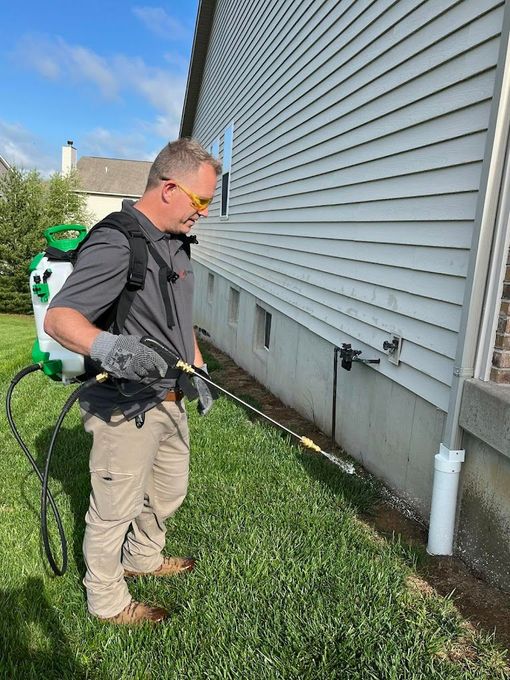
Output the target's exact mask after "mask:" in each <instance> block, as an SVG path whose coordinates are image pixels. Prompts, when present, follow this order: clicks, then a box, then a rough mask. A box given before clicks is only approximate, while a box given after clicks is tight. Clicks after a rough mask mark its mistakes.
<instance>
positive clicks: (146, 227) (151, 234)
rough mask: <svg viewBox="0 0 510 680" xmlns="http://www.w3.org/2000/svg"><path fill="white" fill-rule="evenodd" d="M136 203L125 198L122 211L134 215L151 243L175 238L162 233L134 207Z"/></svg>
mask: <svg viewBox="0 0 510 680" xmlns="http://www.w3.org/2000/svg"><path fill="white" fill-rule="evenodd" d="M134 203H135V202H134V201H130V200H129V199H128V198H125V199H124V200H123V201H122V210H124V211H125V212H127V213H129V214H130V215H133V217H134V218H135V219H136V220H137V222H138V224H139V225H140V227H141V228H142V230H143V232H144V233H145V235H146V236H148V238H150V240H151V241H160V240H161V239H163V238H173V234H165V232H163V231H161V229H158V228H157V227H156V225H155V224H154V223H153V222H151V221H150V219H149V218H148V217H147V216H146V215H144V214H143V213H142V212H140V211H139V210H137V209H136V208H135V207H134Z"/></svg>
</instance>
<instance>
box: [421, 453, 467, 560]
mask: <svg viewBox="0 0 510 680" xmlns="http://www.w3.org/2000/svg"><path fill="white" fill-rule="evenodd" d="M463 462H464V451H460V450H459V451H451V450H450V449H447V448H446V446H445V445H444V444H441V445H440V447H439V453H438V454H437V455H436V456H435V458H434V486H433V488H432V509H431V512H430V528H429V542H428V545H427V552H428V553H429V554H430V555H451V554H452V552H453V536H454V532H455V518H456V514H457V490H458V488H459V477H460V468H461V466H462V463H463Z"/></svg>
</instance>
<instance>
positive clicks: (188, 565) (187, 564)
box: [124, 557, 196, 576]
mask: <svg viewBox="0 0 510 680" xmlns="http://www.w3.org/2000/svg"><path fill="white" fill-rule="evenodd" d="M195 564H196V560H194V559H193V558H192V557H163V562H162V563H161V566H159V567H158V568H157V569H155V570H154V571H148V572H139V571H128V570H127V569H125V570H124V576H175V575H176V574H182V573H183V572H188V571H193V569H194V568H195Z"/></svg>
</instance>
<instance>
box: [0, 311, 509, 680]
mask: <svg viewBox="0 0 510 680" xmlns="http://www.w3.org/2000/svg"><path fill="white" fill-rule="evenodd" d="M0 337H1V340H2V342H1V344H0V366H1V369H0V377H1V381H2V382H1V384H2V399H3V398H4V396H5V390H6V387H7V385H8V383H9V380H10V379H11V377H12V376H13V375H14V373H16V372H17V371H18V370H19V369H20V368H21V367H22V366H24V365H27V364H29V363H31V362H30V345H31V341H32V338H33V323H32V319H30V318H26V317H15V316H0ZM70 390H71V388H69V387H67V388H66V387H63V386H61V385H59V384H56V383H52V382H51V381H50V380H49V379H48V378H46V377H45V376H44V375H42V373H36V374H32V375H29V376H27V377H26V378H25V379H24V380H23V381H22V382H21V383H20V385H19V386H18V388H17V390H16V392H15V395H14V402H13V409H14V412H15V417H16V420H17V422H18V425H19V428H20V430H21V431H22V434H23V436H25V437H26V441H27V443H28V445H29V448H30V449H31V450H32V451H33V452H34V454H35V455H36V458H37V460H38V461H39V462H40V463H41V464H42V462H43V460H44V457H45V450H46V446H47V444H48V440H49V437H50V435H51V428H52V424H53V423H54V421H55V419H56V417H57V415H58V413H59V411H60V409H61V407H62V405H63V403H64V401H65V399H66V397H67V395H68V394H69V392H70ZM1 417H2V422H1V444H2V456H1V458H0V480H1V482H0V484H1V489H0V490H1V495H0V545H1V550H0V560H1V562H0V568H1V576H2V578H1V581H0V583H1V585H0V590H1V593H0V595H1V596H0V608H1V611H0V617H1V618H0V640H1V642H0V675H1V677H2V678H4V677H5V678H9V679H11V678H22V679H27V678H44V679H48V678H58V679H61V678H108V679H110V680H117V679H120V678H125V679H128V678H129V679H131V678H133V679H135V678H136V679H138V678H140V679H141V678H146V679H158V680H161V679H167V678H168V679H175V680H182V679H186V680H187V679H196V680H202V679H209V678H211V679H212V678H232V679H245V678H246V679H250V680H252V679H253V680H263V679H268V680H269V679H271V680H272V679H275V680H276V679H283V678H288V679H290V678H292V679H296V680H297V679H299V680H305V679H310V680H312V679H314V680H323V679H324V680H325V679H329V678H331V679H333V678H338V679H341V680H344V679H346V680H347V679H351V678H357V679H359V680H371V679H373V680H385V679H390V678H391V679H394V680H407V679H416V680H427V679H428V678H445V679H446V678H448V679H450V678H451V679H452V680H453V679H454V678H458V679H461V678H462V679H470V678H473V679H482V678H487V680H496V679H497V678H507V677H509V675H508V669H507V666H506V661H505V658H506V657H505V656H504V653H503V652H502V651H501V650H500V649H499V648H498V647H497V646H496V645H494V643H493V641H492V640H491V639H490V638H489V637H488V636H482V635H479V634H477V633H475V632H474V631H472V630H471V629H470V628H469V626H467V625H466V623H465V622H463V621H462V619H461V618H460V616H459V615H458V613H457V611H456V610H455V608H454V606H453V604H452V602H451V601H449V600H445V599H443V598H441V597H438V596H434V595H430V594H429V593H428V591H426V590H425V589H423V590H421V589H420V587H417V586H416V583H419V579H418V578H417V577H416V574H415V572H414V570H413V560H414V559H415V557H414V556H413V553H412V551H410V550H408V549H406V548H405V546H402V545H400V544H399V543H389V542H386V541H385V540H383V539H381V538H380V537H378V536H377V535H375V534H374V533H373V532H372V531H371V530H370V529H368V528H367V527H366V525H364V524H363V523H362V522H361V521H360V520H359V519H358V513H359V512H360V511H367V509H369V508H370V506H371V504H372V503H373V502H374V499H375V491H374V488H373V486H371V485H370V484H369V483H368V482H364V481H362V480H360V479H358V478H353V477H349V476H346V475H344V474H343V473H342V472H341V470H339V469H338V468H337V467H335V466H334V465H332V464H330V463H329V462H328V461H326V460H325V459H321V458H318V457H315V456H314V455H313V454H309V453H306V452H303V451H301V450H300V449H299V448H297V447H296V446H294V445H293V444H292V443H290V442H289V441H287V440H285V439H284V438H282V436H281V435H280V433H279V432H277V431H275V430H273V429H269V428H268V427H266V426H264V425H261V424H260V423H252V422H251V421H250V420H249V419H248V417H247V415H246V414H245V412H244V411H243V410H242V409H241V408H238V407H237V406H236V405H234V404H232V403H231V402H229V401H227V400H225V399H221V400H220V401H219V402H217V405H216V406H215V408H214V409H213V411H212V413H211V414H210V415H209V416H208V417H207V418H206V419H203V420H199V418H198V417H197V416H196V414H195V409H194V406H193V405H192V406H191V407H190V418H191V430H192V471H191V481H190V489H189V494H188V497H187V499H186V501H185V503H184V505H183V506H182V508H181V510H180V511H179V513H178V514H177V516H176V517H175V518H174V519H173V520H172V521H171V522H170V523H169V528H170V531H169V533H168V546H167V549H168V552H169V553H174V554H180V555H193V556H195V557H198V558H199V563H198V567H197V569H196V571H195V572H193V574H191V575H189V576H187V577H178V578H174V579H168V580H165V581H163V580H157V579H154V578H147V579H144V580H139V581H137V582H133V583H132V585H130V588H131V590H132V593H133V596H134V597H135V598H137V599H140V600H143V601H146V602H150V603H157V604H161V605H163V606H166V607H167V608H169V609H170V610H171V611H172V616H171V618H170V619H169V621H168V622H166V623H165V624H162V625H159V626H157V627H153V628H152V627H150V626H143V627H141V628H138V629H127V628H116V627H113V626H109V625H106V624H102V623H100V622H98V621H95V620H93V619H91V618H89V617H88V615H87V613H86V606H85V596H84V591H83V587H82V584H81V579H82V577H83V571H84V569H83V560H82V556H81V541H82V537H83V530H84V519H83V518H84V514H85V511H86V507H87V502H88V492H89V481H88V474H87V470H88V461H87V456H88V449H89V446H90V441H89V438H88V436H86V435H85V434H84V432H83V431H82V428H81V424H80V420H79V415H78V410H77V407H74V408H73V410H72V411H71V413H70V414H69V415H68V417H67V419H66V421H65V422H64V427H63V430H62V433H61V438H60V439H59V443H58V446H57V451H56V452H55V456H54V462H53V466H52V480H51V488H52V490H53V492H54V495H55V497H56V500H57V503H58V505H59V507H60V509H61V513H62V516H63V519H64V523H65V528H66V533H67V537H68V542H69V553H70V555H69V557H70V566H69V571H68V572H67V574H66V575H65V576H64V577H62V578H56V577H53V576H52V575H51V574H50V573H49V571H48V568H47V566H46V564H45V560H44V558H43V556H42V553H41V546H40V537H39V516H38V513H39V482H38V480H37V478H36V476H35V474H34V473H33V472H31V470H30V468H29V466H28V463H27V462H26V461H25V458H24V456H23V454H22V452H21V451H20V449H19V448H18V446H17V444H16V442H15V441H14V439H13V438H12V437H11V435H10V431H8V426H7V423H6V420H5V416H4V414H3V413H2V416H1Z"/></svg>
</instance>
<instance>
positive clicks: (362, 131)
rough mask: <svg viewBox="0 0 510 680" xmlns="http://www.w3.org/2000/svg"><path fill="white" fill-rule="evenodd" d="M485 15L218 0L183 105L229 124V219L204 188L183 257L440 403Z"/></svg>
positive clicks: (474, 161) (433, 5)
mask: <svg viewBox="0 0 510 680" xmlns="http://www.w3.org/2000/svg"><path fill="white" fill-rule="evenodd" d="M502 16H503V3H502V2H496V1H495V0H466V1H465V2H462V3H458V2H446V1H445V0H442V1H441V2H437V1H432V0H430V1H428V2H423V3H416V2H415V1H414V0H410V1H408V0H400V1H399V2H396V3H387V2H380V1H376V2H371V3H369V2H360V1H356V2H342V3H337V2H335V1H334V0H328V1H327V2H324V3H320V4H319V3H316V2H304V3H303V2H301V1H300V2H297V1H296V0H284V1H282V2H281V3H275V4H274V5H272V6H271V10H268V8H267V5H266V4H264V3H255V4H253V3H249V2H248V1H247V0H244V1H242V2H232V1H231V0H219V2H218V5H217V10H216V14H215V19H214V23H213V28H212V35H211V42H210V47H209V52H208V57H207V62H206V67H205V70H204V77H203V82H202V89H201V93H200V97H199V103H198V108H197V114H196V118H195V127H194V135H195V136H197V137H198V138H199V139H200V140H201V141H202V142H203V143H204V144H205V145H209V144H210V143H212V142H213V141H214V140H215V139H216V138H218V137H220V140H221V139H222V136H221V133H222V130H224V129H225V128H226V126H227V125H228V124H229V123H230V122H231V121H232V120H233V121H234V122H235V133H234V153H233V163H232V172H231V190H230V191H231V198H230V210H229V218H228V220H224V221H222V220H221V219H219V209H218V201H217V200H216V201H215V203H214V204H213V206H212V209H211V211H210V218H209V220H208V221H207V223H206V224H205V225H204V226H203V227H202V229H201V248H200V249H199V250H197V253H196V255H195V257H196V259H197V261H198V262H200V263H202V264H203V265H207V266H209V267H211V268H212V269H214V270H215V271H216V272H217V273H218V274H220V273H221V275H222V276H224V277H226V278H228V279H229V280H231V281H232V282H234V283H235V284H236V285H238V286H240V287H242V288H243V289H245V290H247V291H248V292H250V293H251V294H252V295H254V296H255V297H257V298H260V299H261V300H263V301H264V302H265V303H267V304H269V305H271V306H272V307H274V308H275V309H277V310H279V311H280V312H281V313H282V314H285V315H286V316H288V317H289V318H292V319H294V320H295V321H296V322H298V323H299V324H301V325H302V326H305V327H307V328H310V330H311V331H312V332H313V333H315V334H316V335H317V336H319V337H321V338H323V339H324V340H326V341H328V342H329V343H331V344H339V343H340V342H341V341H352V342H353V343H356V346H358V347H359V348H360V349H362V350H363V351H364V352H365V353H368V352H370V353H372V354H373V353H374V352H375V353H376V354H377V355H378V356H381V358H382V359H383V361H382V363H381V366H380V369H379V370H380V372H381V373H383V374H384V375H386V376H387V377H389V378H391V379H392V380H393V381H395V382H397V383H398V384H400V385H402V386H403V387H405V388H407V389H408V390H410V391H411V392H413V393H414V394H417V395H419V396H421V397H423V398H424V399H425V400H427V401H429V402H430V403H432V404H433V405H434V406H437V407H439V408H441V409H443V410H445V409H446V408H447V404H448V397H449V388H450V384H451V378H452V372H453V363H454V357H455V352H456V347H457V337H458V330H459V322H460V314H461V307H462V303H463V295H464V286H465V275H466V270H467V263H468V256H469V250H470V245H471V236H472V229H473V220H474V217H475V210H476V203H477V197H478V189H479V182H480V172H481V165H482V159H483V157H484V146H485V140H486V130H487V124H488V119H489V110H490V104H491V96H492V92H493V87H494V76H495V64H496V61H497V55H498V47H499V34H500V31H501V25H502ZM239 25H243V26H244V27H245V30H243V31H238V29H237V27H238V26H239ZM227 47H228V49H227ZM219 93H221V96H219ZM220 155H221V150H220ZM393 334H397V335H399V336H401V337H403V339H404V342H403V346H402V353H401V363H400V365H399V366H394V365H392V364H391V363H390V362H389V361H388V360H387V356H386V354H383V352H382V345H383V342H384V341H386V340H389V339H391V337H392V335H393Z"/></svg>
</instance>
